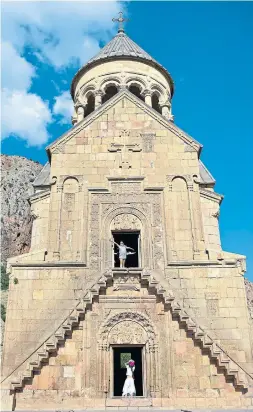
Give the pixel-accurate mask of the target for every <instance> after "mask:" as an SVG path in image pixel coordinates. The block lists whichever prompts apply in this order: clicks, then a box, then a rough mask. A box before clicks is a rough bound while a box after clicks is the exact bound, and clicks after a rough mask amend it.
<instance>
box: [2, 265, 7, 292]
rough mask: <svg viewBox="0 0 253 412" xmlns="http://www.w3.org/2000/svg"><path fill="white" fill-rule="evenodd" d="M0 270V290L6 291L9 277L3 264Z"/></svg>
mask: <svg viewBox="0 0 253 412" xmlns="http://www.w3.org/2000/svg"><path fill="white" fill-rule="evenodd" d="M0 268H1V290H8V288H9V276H8V275H7V273H6V268H5V266H4V265H3V264H1V266H0Z"/></svg>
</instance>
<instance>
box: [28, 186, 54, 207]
mask: <svg viewBox="0 0 253 412" xmlns="http://www.w3.org/2000/svg"><path fill="white" fill-rule="evenodd" d="M50 193H51V191H50V189H46V190H42V191H41V192H38V193H34V195H32V196H30V197H29V202H30V204H32V203H35V202H37V201H39V200H42V199H45V198H46V197H49V196H50Z"/></svg>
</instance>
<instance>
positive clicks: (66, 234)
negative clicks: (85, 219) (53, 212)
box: [60, 177, 79, 261]
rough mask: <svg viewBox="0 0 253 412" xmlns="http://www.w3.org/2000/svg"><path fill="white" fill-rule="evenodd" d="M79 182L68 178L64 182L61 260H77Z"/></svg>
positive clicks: (61, 219)
mask: <svg viewBox="0 0 253 412" xmlns="http://www.w3.org/2000/svg"><path fill="white" fill-rule="evenodd" d="M78 197H79V182H78V180H77V179H76V178H74V177H67V178H66V179H65V180H64V182H63V190H62V207H61V215H60V216H61V218H60V256H61V260H65V261H66V260H69V261H70V260H76V255H77V244H78V240H77V239H78V234H79V213H78V203H79V199H78Z"/></svg>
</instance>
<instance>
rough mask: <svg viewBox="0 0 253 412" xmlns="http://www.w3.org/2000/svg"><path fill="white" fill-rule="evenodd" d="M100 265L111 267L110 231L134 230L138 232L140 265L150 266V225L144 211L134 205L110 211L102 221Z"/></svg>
mask: <svg viewBox="0 0 253 412" xmlns="http://www.w3.org/2000/svg"><path fill="white" fill-rule="evenodd" d="M102 228H103V229H102V231H103V236H102V239H101V252H102V253H101V254H102V265H104V268H112V267H113V261H112V256H113V252H112V247H113V244H112V242H111V239H112V231H113V230H116V231H135V232H139V233H140V248H139V251H138V252H139V262H140V266H141V267H152V261H153V259H152V248H151V244H150V240H151V237H152V236H151V225H150V222H149V221H148V219H147V218H146V216H145V215H144V213H143V212H142V211H140V210H138V209H137V208H134V207H128V206H123V207H117V208H115V209H114V210H112V211H110V212H109V213H108V214H107V215H106V216H105V217H104V220H103V223H102Z"/></svg>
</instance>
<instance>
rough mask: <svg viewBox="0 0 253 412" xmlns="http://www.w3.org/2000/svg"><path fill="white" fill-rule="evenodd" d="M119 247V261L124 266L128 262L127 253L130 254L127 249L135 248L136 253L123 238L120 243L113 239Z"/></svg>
mask: <svg viewBox="0 0 253 412" xmlns="http://www.w3.org/2000/svg"><path fill="white" fill-rule="evenodd" d="M112 242H113V243H114V244H115V245H116V246H117V247H118V249H119V262H120V267H121V268H124V267H125V263H126V258H127V255H128V254H129V252H127V249H129V250H133V252H134V253H135V250H134V249H133V248H132V247H129V246H126V245H125V244H124V242H123V241H122V240H121V241H120V243H119V245H118V243H116V242H114V241H112Z"/></svg>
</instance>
